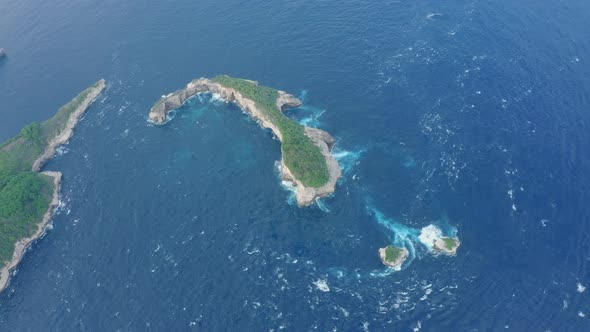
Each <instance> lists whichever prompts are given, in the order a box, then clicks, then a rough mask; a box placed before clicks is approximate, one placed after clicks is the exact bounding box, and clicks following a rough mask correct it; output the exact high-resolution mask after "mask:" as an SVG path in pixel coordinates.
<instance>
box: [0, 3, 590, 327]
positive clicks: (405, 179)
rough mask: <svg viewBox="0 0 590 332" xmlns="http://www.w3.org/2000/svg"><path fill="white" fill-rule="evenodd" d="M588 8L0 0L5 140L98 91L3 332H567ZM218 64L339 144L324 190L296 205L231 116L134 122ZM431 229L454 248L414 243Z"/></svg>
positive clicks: (582, 173) (579, 251)
mask: <svg viewBox="0 0 590 332" xmlns="http://www.w3.org/2000/svg"><path fill="white" fill-rule="evenodd" d="M589 9H590V8H589V7H588V5H587V4H586V3H585V2H583V1H573V2H570V3H568V4H567V5H565V4H547V3H538V2H521V3H514V2H508V1H500V2H495V3H486V2H481V1H473V0H470V1H457V2H453V3H439V2H435V1H426V2H415V1H383V2H379V3H377V2H373V1H361V2H358V1H356V2H352V1H338V2H337V1H323V2H314V1H290V2H271V3H267V2H262V1H249V2H247V3H246V2H243V1H233V0H232V1H226V2H223V3H220V2H217V1H201V2H199V3H194V2H192V1H183V0H179V1H175V2H174V3H172V4H170V3H163V2H144V1H127V2H124V3H120V2H117V1H104V2H100V3H95V2H90V1H66V0H61V1H53V2H51V3H45V2H37V1H29V0H28V1H19V2H18V3H14V2H8V1H2V0H0V47H4V48H6V50H7V52H8V57H7V58H5V59H3V60H1V61H0V100H1V101H2V107H0V118H1V119H2V120H1V121H0V139H2V140H4V139H7V138H9V137H11V136H13V135H14V134H16V133H17V132H18V130H19V129H20V128H21V127H22V126H23V125H25V124H26V123H28V122H30V121H33V120H42V119H44V118H47V117H49V116H51V114H53V113H54V112H55V110H57V108H58V107H59V106H60V105H62V104H64V103H65V102H66V101H68V100H69V99H70V98H72V97H73V96H75V95H76V94H77V93H78V92H79V91H81V90H82V89H84V88H85V87H86V86H88V85H90V84H91V83H93V82H94V81H96V80H97V79H98V78H105V79H106V80H107V81H108V83H109V86H108V89H107V91H106V92H105V93H104V95H103V96H101V98H100V99H99V100H98V101H97V103H96V104H95V105H93V106H92V107H91V108H90V109H89V111H88V113H87V114H86V115H85V116H84V119H83V120H82V121H81V122H80V124H79V126H78V127H77V129H76V132H75V136H74V138H73V139H72V140H71V141H70V143H69V144H68V145H67V146H65V147H64V148H63V149H61V152H60V153H59V155H58V156H56V158H54V159H53V160H52V161H51V162H50V163H49V164H48V165H47V166H46V169H48V170H59V171H62V172H63V173H64V183H63V187H62V205H61V206H60V208H59V209H58V212H57V214H56V215H55V217H54V222H53V229H52V230H51V231H49V232H48V233H47V235H46V236H45V237H44V238H43V239H41V240H39V241H38V242H37V243H36V244H35V245H34V246H33V247H32V249H31V250H30V251H29V252H28V253H27V255H26V257H25V259H24V260H23V262H22V264H21V265H20V266H19V269H18V273H17V274H16V276H15V277H14V278H13V279H12V281H11V284H10V286H9V288H8V289H7V290H6V291H5V292H3V293H2V294H0V329H1V330H7V331H13V330H30V331H38V330H56V331H64V330H66V331H67V330H90V331H94V330H133V331H135V330H162V329H165V328H166V329H173V330H188V329H197V330H237V329H240V330H275V331H276V330H279V329H285V330H290V331H291V330H292V331H307V330H314V329H317V330H321V331H324V330H333V329H337V330H340V331H342V330H344V331H348V330H363V329H366V330H370V331H380V330H400V331H407V330H422V331H445V330H448V331H458V330H460V331H462V330H478V331H487V330H504V329H507V330H516V331H522V330H553V331H562V330H565V331H580V330H585V329H586V328H587V326H588V317H589V316H588V315H590V305H589V303H590V302H589V299H590V298H589V297H588V296H589V293H588V291H586V290H584V287H585V286H588V285H590V279H589V274H588V260H589V258H590V246H589V243H590V235H589V230H590V228H589V226H588V218H589V217H588V216H589V215H590V211H589V210H588V206H587V201H588V190H589V187H590V179H589V178H588V174H589V172H588V170H589V168H590V167H589V166H590V160H589V159H588V156H587V153H585V151H588V148H589V147H588V142H590V140H589V139H588V130H587V128H588V126H589V123H590V121H589V120H590V119H589V117H588V113H587V109H588V106H589V100H590V98H589V96H590V92H589V90H588V86H590V84H589V82H588V78H589V77H590V75H589V74H590V73H589V70H590V67H589V65H588V61H590V49H589V44H588V40H590V38H588V31H589V30H588V29H587V20H586V16H587V15H586V13H588V10H589ZM220 73H227V74H230V75H233V76H239V77H246V78H251V79H255V80H258V81H260V82H261V83H262V84H265V85H269V86H273V87H276V88H279V89H282V90H285V91H288V92H291V93H293V94H295V95H298V96H300V98H301V99H302V100H303V101H304V106H303V107H301V108H300V109H296V110H291V111H289V112H288V114H289V116H291V117H293V118H294V119H295V120H297V121H300V122H301V123H304V124H308V125H313V126H319V127H321V128H323V129H325V130H328V131H329V132H330V133H332V134H333V135H334V136H335V137H336V138H337V139H338V143H337V146H336V149H335V151H334V154H335V155H336V156H337V158H338V159H339V161H340V163H341V165H342V167H343V169H344V177H343V179H342V181H341V182H340V183H339V185H338V188H337V191H336V194H335V195H334V196H332V197H330V198H327V199H324V200H322V201H320V203H319V204H317V205H314V206H312V207H310V208H306V209H299V208H297V207H296V206H294V205H293V204H292V194H291V193H290V192H289V191H288V190H286V189H285V188H284V187H283V186H282V185H281V183H280V181H279V178H278V173H277V170H276V166H275V163H276V161H278V160H279V158H280V146H279V143H278V141H276V140H273V137H272V135H271V134H270V132H268V131H264V130H261V129H260V127H259V126H258V125H257V124H256V123H255V122H253V121H252V120H250V119H249V118H248V116H247V115H245V114H243V113H241V112H240V110H239V109H238V108H237V107H236V106H235V105H231V104H225V103H223V102H219V101H216V100H212V99H211V97H210V96H201V98H195V99H192V100H191V101H190V102H189V103H188V105H185V106H184V107H183V108H181V109H180V110H178V111H177V112H176V113H175V115H174V118H173V119H172V120H171V121H170V122H169V123H167V124H166V125H165V126H154V125H152V124H150V123H149V122H147V113H148V111H149V108H150V106H151V105H152V103H153V102H154V101H156V100H157V99H158V98H159V97H160V96H161V95H162V94H165V93H168V92H171V91H174V90H176V89H178V88H180V87H182V86H184V85H185V84H186V83H187V82H189V81H190V80H191V79H193V78H195V77H200V76H213V75H216V74H220ZM431 224H434V225H437V226H438V227H439V228H440V229H441V230H442V231H443V232H444V233H446V234H453V233H455V232H456V233H457V235H458V236H459V237H460V238H461V241H462V245H461V247H460V249H459V254H458V255H457V256H456V257H453V258H448V257H434V256H433V255H431V254H430V253H429V252H428V251H427V250H426V249H425V248H424V247H423V246H422V245H421V244H420V241H419V240H418V236H419V234H420V230H421V229H422V228H423V227H425V226H428V225H431ZM389 243H396V244H398V245H402V244H403V245H405V246H406V247H408V248H409V249H410V252H411V259H410V260H409V261H408V263H407V264H405V265H404V268H403V269H402V270H401V271H399V272H391V271H388V270H387V269H385V268H384V267H383V265H382V264H381V262H380V261H379V259H378V257H377V249H378V248H379V247H382V246H384V245H386V244H389Z"/></svg>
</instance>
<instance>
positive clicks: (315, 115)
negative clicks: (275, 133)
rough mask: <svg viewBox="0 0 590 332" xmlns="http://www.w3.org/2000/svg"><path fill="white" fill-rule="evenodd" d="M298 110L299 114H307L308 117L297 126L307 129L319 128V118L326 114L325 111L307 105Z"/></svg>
mask: <svg viewBox="0 0 590 332" xmlns="http://www.w3.org/2000/svg"><path fill="white" fill-rule="evenodd" d="M299 110H300V112H304V113H309V115H308V116H305V117H304V118H302V119H301V120H299V124H301V125H303V126H307V127H320V125H321V122H320V117H321V116H322V115H324V113H325V112H326V110H323V109H319V108H317V107H313V106H308V105H303V106H301V107H299Z"/></svg>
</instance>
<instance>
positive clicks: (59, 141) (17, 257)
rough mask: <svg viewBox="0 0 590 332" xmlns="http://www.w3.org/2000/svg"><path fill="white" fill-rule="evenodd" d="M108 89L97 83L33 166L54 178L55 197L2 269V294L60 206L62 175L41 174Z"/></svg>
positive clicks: (0, 284)
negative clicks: (27, 252) (57, 150)
mask: <svg viewBox="0 0 590 332" xmlns="http://www.w3.org/2000/svg"><path fill="white" fill-rule="evenodd" d="M105 87H106V82H105V80H104V79H101V80H99V81H98V82H97V86H96V87H95V88H94V89H93V90H92V91H90V93H89V94H88V95H87V96H86V98H85V99H84V101H83V102H82V103H81V104H80V105H78V107H77V108H76V109H75V110H74V112H72V113H71V114H70V116H69V118H68V121H67V123H66V126H65V128H64V129H63V130H62V131H61V132H60V133H58V134H57V135H56V136H54V137H53V138H52V139H51V140H50V141H49V143H48V145H47V147H46V148H45V150H44V151H43V153H42V154H41V155H40V156H39V157H38V158H37V159H35V161H34V162H33V166H32V169H31V170H32V171H33V172H35V173H40V174H43V175H46V176H49V177H51V178H53V196H52V199H51V201H50V203H49V207H48V208H47V211H46V212H45V214H44V215H43V219H42V220H41V222H39V223H38V224H37V230H36V231H35V233H33V235H31V236H29V237H27V238H24V239H21V240H19V241H17V242H16V243H15V244H14V253H13V255H12V259H11V260H10V261H9V262H7V263H6V264H5V265H4V266H3V267H2V269H0V292H2V291H3V290H4V289H5V288H6V287H7V286H8V284H9V282H10V277H11V274H12V271H13V270H14V269H15V268H16V267H17V266H18V264H19V263H20V261H21V260H22V258H23V256H24V255H25V253H26V251H27V249H28V248H29V247H30V246H31V244H32V243H33V242H35V241H36V240H37V239H39V238H41V237H42V236H43V235H45V231H46V230H47V226H48V225H49V224H50V223H51V217H52V215H53V212H54V210H55V208H56V207H57V206H58V205H59V190H60V187H61V181H62V173H61V172H54V171H44V172H40V170H41V168H42V167H43V165H44V164H45V163H46V162H47V161H48V160H49V159H51V158H53V156H54V155H55V152H56V149H57V148H58V147H59V146H60V145H63V144H65V143H67V142H68V140H69V139H70V138H71V137H72V135H73V131H74V128H75V127H76V125H77V124H78V121H79V120H80V117H81V116H82V114H84V112H85V111H86V110H87V109H88V107H90V105H91V104H92V103H93V102H94V101H95V100H96V98H98V96H99V95H100V94H101V93H102V91H103V90H104V89H105Z"/></svg>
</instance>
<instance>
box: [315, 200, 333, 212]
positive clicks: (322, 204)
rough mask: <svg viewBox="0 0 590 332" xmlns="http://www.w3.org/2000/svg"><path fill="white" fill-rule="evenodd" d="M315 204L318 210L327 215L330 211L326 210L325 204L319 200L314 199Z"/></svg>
mask: <svg viewBox="0 0 590 332" xmlns="http://www.w3.org/2000/svg"><path fill="white" fill-rule="evenodd" d="M315 203H316V205H317V206H318V208H320V210H322V211H324V212H326V213H328V212H330V209H328V207H327V206H326V204H324V202H322V200H321V199H320V198H316V199H315Z"/></svg>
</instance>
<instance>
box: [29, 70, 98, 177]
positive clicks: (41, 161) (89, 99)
mask: <svg viewBox="0 0 590 332" xmlns="http://www.w3.org/2000/svg"><path fill="white" fill-rule="evenodd" d="M105 87H106V82H105V80H104V79H101V80H100V81H98V84H97V86H96V87H94V88H93V89H91V90H90V92H89V93H88V95H86V99H84V101H83V102H82V103H81V104H80V105H79V106H78V107H77V108H76V110H75V111H74V112H73V113H72V114H71V115H70V118H69V119H68V123H67V124H66V127H65V128H64V130H63V131H62V132H61V133H59V134H58V135H57V136H55V137H54V138H52V139H51V141H49V144H48V145H47V147H46V148H45V151H43V154H42V155H40V156H39V158H37V159H36V160H35V162H34V163H33V169H32V171H33V172H39V171H40V170H41V168H42V167H43V165H45V163H46V162H47V161H48V160H49V159H51V158H53V156H54V155H55V149H57V147H58V146H60V145H62V144H65V143H67V141H68V140H69V139H70V137H72V134H73V131H74V127H75V126H76V124H77V123H78V120H79V119H80V116H81V115H82V113H84V112H85V111H86V110H87V109H88V107H89V106H90V105H91V104H92V103H93V102H94V101H95V100H96V98H98V96H99V95H100V93H101V92H102V90H104V88H105Z"/></svg>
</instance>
